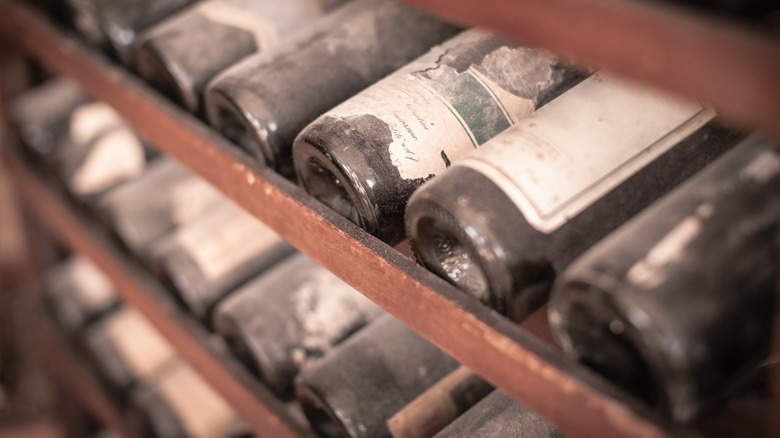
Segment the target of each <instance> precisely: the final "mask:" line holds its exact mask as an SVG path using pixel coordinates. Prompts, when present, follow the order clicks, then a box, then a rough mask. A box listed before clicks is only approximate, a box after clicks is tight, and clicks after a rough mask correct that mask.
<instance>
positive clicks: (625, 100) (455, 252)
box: [405, 73, 739, 320]
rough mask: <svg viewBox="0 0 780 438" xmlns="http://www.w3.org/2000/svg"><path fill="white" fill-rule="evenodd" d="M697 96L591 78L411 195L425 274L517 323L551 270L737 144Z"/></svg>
mask: <svg viewBox="0 0 780 438" xmlns="http://www.w3.org/2000/svg"><path fill="white" fill-rule="evenodd" d="M714 115H715V114H714V112H713V111H712V110H710V109H709V108H707V107H706V106H704V105H702V104H701V103H699V102H697V101H688V100H684V99H680V98H677V97H676V96H670V95H668V94H666V93H663V92H660V91H658V90H655V89H652V88H647V87H643V86H639V85H637V84H635V83H629V82H627V81H624V80H621V79H618V78H615V77H612V76H609V75H606V74H603V73H597V74H595V75H594V76H592V77H590V78H588V79H586V80H585V81H583V82H582V83H580V84H579V85H577V86H575V87H574V88H572V89H571V90H570V91H568V92H567V93H564V94H563V95H561V96H560V97H558V98H557V99H555V100H553V101H552V102H550V103H548V104H547V105H545V106H544V107H542V108H540V109H539V110H537V111H536V112H535V113H534V114H532V115H531V116H529V117H526V118H525V119H523V120H521V121H520V122H519V123H518V124H516V125H515V126H513V127H512V128H510V129H508V130H507V131H505V132H504V133H502V134H500V135H499V136H497V137H495V138H494V139H493V140H491V141H489V142H488V143H486V144H485V145H484V146H482V147H481V148H480V149H479V150H477V151H474V152H473V153H472V154H471V155H470V156H469V157H467V158H465V159H464V160H462V161H461V162H459V163H456V164H454V165H453V166H452V167H451V168H449V169H448V170H447V171H446V172H444V173H443V174H442V175H440V176H439V177H437V178H434V179H433V180H431V181H430V182H428V183H427V184H426V185H425V186H423V187H421V188H420V189H419V190H417V191H416V192H415V193H414V194H413V195H412V197H411V198H410V201H409V203H408V205H407V207H406V216H405V221H406V229H407V234H408V236H409V240H410V243H411V245H412V248H413V249H414V251H415V254H416V255H417V258H418V260H419V261H420V262H421V263H422V264H423V265H424V266H425V267H426V268H428V269H430V270H431V271H433V272H434V273H436V274H437V275H439V276H441V277H443V278H444V279H446V280H448V281H450V282H452V283H454V284H455V285H457V286H458V287H460V288H461V289H463V290H464V291H466V292H468V293H469V294H471V295H473V296H475V297H477V298H479V299H481V300H482V301H483V302H485V303H487V304H488V305H490V306H491V307H493V308H495V309H496V310H498V311H499V312H501V313H504V314H506V315H508V316H509V317H511V318H513V319H516V320H520V319H523V318H525V317H526V316H527V315H528V314H529V313H530V312H532V311H533V310H535V309H536V308H537V307H538V306H539V305H541V304H542V303H544V302H545V301H546V299H547V296H548V293H549V290H550V285H551V284H552V281H553V279H554V276H555V274H556V272H560V270H561V269H562V268H563V267H564V266H566V265H567V264H568V263H569V262H570V261H571V260H572V259H573V258H574V257H576V256H577V255H578V254H581V253H582V252H583V251H585V250H586V249H587V248H588V247H590V246H591V245H593V244H594V243H596V242H597V241H598V240H599V239H600V238H602V237H604V236H605V235H606V234H607V233H609V232H610V231H612V230H614V229H615V228H617V227H618V226H619V225H620V224H621V223H623V222H625V221H626V220H627V219H629V218H630V217H631V216H632V215H634V214H636V213H637V212H639V211H640V210H641V209H642V208H644V207H645V206H647V205H648V204H650V203H651V202H652V201H653V200H655V199H657V198H659V197H660V196H662V195H663V194H664V193H666V192H668V191H669V190H670V189H671V188H673V187H674V186H675V185H677V184H679V183H680V182H682V181H683V180H685V178H687V177H688V176H690V175H692V174H693V173H694V172H696V171H698V170H699V169H701V168H702V167H704V166H705V165H706V164H707V163H708V162H710V161H711V160H712V159H714V158H715V157H717V156H718V155H719V154H720V153H721V152H723V151H724V150H725V149H727V148H729V147H731V146H733V144H734V143H735V142H736V141H737V138H738V137H739V135H738V134H735V133H733V132H731V131H728V130H726V129H724V128H722V127H719V126H717V125H715V124H713V123H708V122H710V120H711V119H712V118H713V117H714Z"/></svg>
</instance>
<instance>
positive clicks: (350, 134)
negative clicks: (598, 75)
mask: <svg viewBox="0 0 780 438" xmlns="http://www.w3.org/2000/svg"><path fill="white" fill-rule="evenodd" d="M583 77H584V75H583V74H582V73H580V72H578V71H576V70H573V69H571V68H567V67H566V66H564V65H563V64H562V63H561V62H560V61H558V60H557V59H555V58H554V57H553V56H552V55H550V54H548V53H547V52H545V51H542V50H536V49H527V48H524V47H518V46H515V45H512V44H509V43H506V42H503V41H501V40H499V39H498V38H496V37H494V36H492V35H490V34H487V33H485V32H482V31H480V30H470V31H467V32H464V33H462V34H461V35H458V36H456V37H454V38H452V39H450V40H449V41H447V42H445V43H444V44H442V45H441V46H439V47H435V48H434V49H433V50H431V51H429V52H428V53H427V54H425V55H423V56H422V57H421V58H418V59H417V60H416V61H414V62H412V63H410V64H408V65H407V66H405V67H403V68H402V69H400V70H399V71H397V72H395V73H393V74H392V75H390V76H388V77H387V78H385V79H383V80H381V81H379V82H378V83H376V84H374V85H372V86H371V87H369V88H367V89H366V90H364V91H362V92H360V93H359V94H357V95H356V96H354V97H352V98H351V99H349V100H347V101H346V102H344V103H342V104H341V105H339V106H337V107H336V108H334V109H332V110H330V111H328V112H327V113H325V114H324V115H322V116H321V117H320V118H318V119H317V120H316V121H314V122H313V123H312V124H310V125H309V126H307V127H306V129H304V130H303V132H301V134H300V135H299V136H298V137H297V138H296V140H295V143H294V145H293V162H294V163H295V171H296V173H297V175H298V178H299V180H300V182H301V184H302V185H303V187H304V188H305V189H306V191H308V192H309V193H310V194H312V195H314V196H315V197H316V198H318V199H319V200H321V201H322V202H324V203H325V204H327V205H328V206H330V207H331V208H333V209H334V210H336V211H337V212H339V213H341V214H342V215H343V216H345V217H347V218H348V219H350V220H351V221H352V222H354V223H356V224H357V225H359V226H360V227H362V228H363V229H365V230H366V231H368V232H369V233H371V234H373V235H375V236H377V237H379V238H380V239H381V240H383V241H385V242H387V243H390V244H396V243H398V242H400V241H401V240H402V239H403V238H404V224H403V214H404V207H405V205H406V201H407V200H408V199H409V196H411V194H412V192H413V191H414V190H415V189H416V188H417V187H419V186H421V185H422V184H423V183H424V182H425V181H426V180H428V179H430V178H431V177H433V176H434V175H436V174H438V173H440V172H442V171H443V170H445V169H446V168H447V167H449V166H450V165H451V163H454V162H456V161H458V160H459V159H460V158H462V157H463V156H464V155H466V154H468V153H469V152H470V151H472V150H474V149H475V148H477V147H478V146H479V145H480V144H482V143H484V142H485V141H487V140H489V139H490V138H492V137H493V136H495V135H496V134H498V133H499V132H501V131H503V130H504V129H506V128H508V127H509V126H511V125H513V124H514V123H516V122H517V121H518V120H520V119H522V118H523V117H525V116H527V115H528V114H531V112H533V111H534V110H535V109H536V108H538V107H539V106H541V105H543V104H545V103H546V102H547V101H549V100H551V99H552V98H554V97H556V96H557V95H558V94H560V93H562V92H563V91H565V90H566V89H568V88H570V87H572V86H573V85H574V84H576V83H577V82H579V81H581V80H582V79H583Z"/></svg>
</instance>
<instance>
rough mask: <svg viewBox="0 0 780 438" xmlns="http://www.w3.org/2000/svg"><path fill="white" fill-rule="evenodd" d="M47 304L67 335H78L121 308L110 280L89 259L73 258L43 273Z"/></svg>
mask: <svg viewBox="0 0 780 438" xmlns="http://www.w3.org/2000/svg"><path fill="white" fill-rule="evenodd" d="M42 282H43V290H44V291H45V295H44V296H45V298H46V305H47V307H48V308H49V310H50V311H51V313H52V314H53V315H54V319H55V320H56V322H57V324H59V326H60V327H61V328H63V329H64V331H65V332H66V333H76V332H78V331H80V330H82V329H83V328H84V327H86V326H87V325H88V324H90V323H91V322H93V321H95V320H97V319H98V318H100V317H102V316H103V315H106V314H108V313H110V312H111V311H112V310H113V309H116V308H117V307H119V304H120V301H119V298H118V297H117V295H116V291H115V290H114V285H113V284H112V283H111V280H109V279H108V277H106V276H105V275H104V274H103V272H102V271H100V269H98V267H97V266H95V265H94V264H93V263H92V262H91V261H89V259H86V258H84V257H81V256H72V257H71V258H69V259H68V260H65V261H64V262H61V263H60V264H58V265H56V266H54V267H53V268H51V269H49V270H47V271H46V272H45V273H44V274H43V279H42Z"/></svg>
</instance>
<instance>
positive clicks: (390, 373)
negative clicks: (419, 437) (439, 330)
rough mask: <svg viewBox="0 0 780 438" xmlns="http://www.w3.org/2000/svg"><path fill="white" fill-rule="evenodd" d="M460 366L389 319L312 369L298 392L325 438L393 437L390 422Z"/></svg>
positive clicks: (376, 323)
mask: <svg viewBox="0 0 780 438" xmlns="http://www.w3.org/2000/svg"><path fill="white" fill-rule="evenodd" d="M457 367H458V362H456V361H455V360H454V359H452V358H451V357H449V356H448V355H447V354H445V353H444V352H442V351H441V350H439V349H438V348H436V346H435V345H433V344H431V343H430V342H428V341H426V340H425V339H423V338H422V337H421V336H420V335H418V334H417V333H415V332H414V330H412V329H410V328H408V327H407V326H405V325H404V324H403V323H401V322H400V321H398V320H397V319H395V318H393V317H392V316H390V315H387V316H384V317H382V318H379V319H377V320H375V321H373V322H372V323H371V324H369V325H368V326H366V328H364V329H363V330H361V331H360V332H358V333H356V334H355V335H354V336H352V337H350V338H349V339H347V340H346V341H344V342H343V343H341V344H340V345H338V346H337V347H335V348H334V349H332V350H330V351H329V352H328V353H327V354H326V355H325V356H324V357H322V358H321V359H319V360H317V361H314V362H311V363H310V364H309V365H307V366H306V367H305V368H304V369H303V370H302V371H301V373H300V374H299V375H298V378H297V379H296V382H295V391H296V395H297V397H298V400H300V402H301V406H302V407H303V412H304V414H306V417H307V418H308V419H309V422H310V423H311V425H312V427H313V428H314V429H315V430H316V431H317V432H319V433H320V434H322V435H324V436H326V437H339V436H345V437H352V438H358V437H372V438H375V437H376V438H379V437H389V436H390V431H389V430H388V428H387V424H386V423H387V420H388V419H389V418H390V417H391V416H392V415H393V414H395V413H396V412H398V410H400V409H401V408H403V407H404V406H406V405H407V404H408V403H409V402H411V401H412V400H414V399H415V398H416V397H417V396H419V395H420V394H422V393H423V392H424V391H425V390H426V389H427V388H428V387H430V386H432V385H433V384H435V383H436V382H438V381H439V380H441V379H442V378H443V377H444V376H446V375H447V374H449V373H450V372H452V371H453V370H455V368H457Z"/></svg>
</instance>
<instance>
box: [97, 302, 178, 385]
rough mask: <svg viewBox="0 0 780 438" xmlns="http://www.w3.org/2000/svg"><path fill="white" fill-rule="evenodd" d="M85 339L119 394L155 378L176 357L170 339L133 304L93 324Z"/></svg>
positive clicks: (106, 376)
mask: <svg viewBox="0 0 780 438" xmlns="http://www.w3.org/2000/svg"><path fill="white" fill-rule="evenodd" d="M83 342H84V348H85V349H86V351H87V353H88V355H89V356H90V358H91V359H92V362H93V363H94V364H95V366H96V368H97V370H98V372H99V374H100V376H101V377H102V378H103V380H104V381H105V382H106V384H107V386H108V387H109V388H111V390H112V391H113V392H115V393H116V394H124V393H125V392H126V391H128V390H130V388H132V387H133V386H135V385H137V384H138V383H139V382H142V381H146V380H149V379H152V378H153V377H154V375H155V374H157V373H158V372H160V371H161V370H162V369H164V368H165V367H167V366H168V365H169V364H170V363H171V362H172V361H174V360H175V359H176V353H175V352H174V350H173V348H172V347H171V345H170V343H168V341H167V340H166V339H165V338H163V337H162V335H160V333H159V332H158V331H157V330H156V329H155V328H154V327H153V326H152V325H151V324H150V323H149V322H148V321H147V320H146V318H144V317H143V316H142V315H141V314H140V313H138V312H137V311H136V310H134V309H132V308H130V307H123V308H121V309H119V310H118V311H116V312H114V313H112V314H111V315H109V316H107V317H106V318H103V319H101V320H100V321H98V322H97V323H96V324H93V325H91V326H90V327H89V329H88V330H87V331H86V332H85V334H84V339H83Z"/></svg>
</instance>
